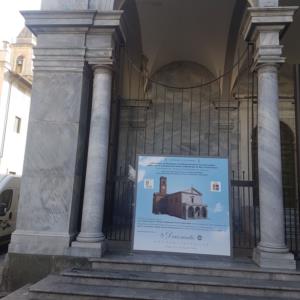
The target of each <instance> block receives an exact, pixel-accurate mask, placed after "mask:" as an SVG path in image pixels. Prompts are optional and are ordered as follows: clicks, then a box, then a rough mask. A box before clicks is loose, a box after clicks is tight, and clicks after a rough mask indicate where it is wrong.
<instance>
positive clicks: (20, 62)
mask: <svg viewBox="0 0 300 300" xmlns="http://www.w3.org/2000/svg"><path fill="white" fill-rule="evenodd" d="M23 65H24V56H22V55H21V56H19V57H18V58H17V61H16V72H17V73H22V71H23Z"/></svg>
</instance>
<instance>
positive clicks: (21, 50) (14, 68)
mask: <svg viewBox="0 0 300 300" xmlns="http://www.w3.org/2000/svg"><path fill="white" fill-rule="evenodd" d="M34 43H35V39H34V36H33V35H32V33H31V32H30V31H29V30H28V29H27V28H26V27H25V28H24V29H23V30H22V31H21V32H20V34H19V35H18V37H17V39H16V42H15V43H12V44H9V43H8V42H2V45H1V46H0V173H1V174H14V175H21V174H22V170H23V161H24V153H25V144H26V136H27V127H28V118H29V109H30V98H31V89H32V71H33V64H32V57H33V46H34Z"/></svg>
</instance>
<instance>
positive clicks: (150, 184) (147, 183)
mask: <svg viewBox="0 0 300 300" xmlns="http://www.w3.org/2000/svg"><path fill="white" fill-rule="evenodd" d="M144 189H145V190H153V189H154V179H145V180H144Z"/></svg>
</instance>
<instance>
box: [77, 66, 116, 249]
mask: <svg viewBox="0 0 300 300" xmlns="http://www.w3.org/2000/svg"><path fill="white" fill-rule="evenodd" d="M111 88H112V69H111V68H110V67H109V66H97V67H96V68H95V71H94V88H93V104H92V113H91V127H90V138H89V149H88V161H87V170H86V181H85V190H84V202H83V212H82V223H81V232H80V234H79V236H78V238H77V241H78V242H83V243H84V242H87V243H93V242H94V243H97V242H101V241H103V240H104V235H103V233H102V223H103V211H104V202H105V186H106V169H107V158H108V143H109V126H110V106H111Z"/></svg>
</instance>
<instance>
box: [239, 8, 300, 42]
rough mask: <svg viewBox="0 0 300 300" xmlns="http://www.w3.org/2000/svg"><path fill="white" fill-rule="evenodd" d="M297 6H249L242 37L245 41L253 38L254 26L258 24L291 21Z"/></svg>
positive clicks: (286, 22) (276, 23)
mask: <svg viewBox="0 0 300 300" xmlns="http://www.w3.org/2000/svg"><path fill="white" fill-rule="evenodd" d="M297 9H298V6H283V7H251V8H248V10H247V16H246V19H245V21H244V24H243V32H242V34H243V37H244V39H245V40H246V41H252V40H253V34H254V33H255V30H256V27H257V26H260V25H284V27H283V28H285V26H287V25H288V24H290V23H292V22H293V17H294V14H295V12H296V11H297Z"/></svg>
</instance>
